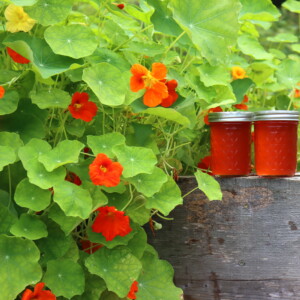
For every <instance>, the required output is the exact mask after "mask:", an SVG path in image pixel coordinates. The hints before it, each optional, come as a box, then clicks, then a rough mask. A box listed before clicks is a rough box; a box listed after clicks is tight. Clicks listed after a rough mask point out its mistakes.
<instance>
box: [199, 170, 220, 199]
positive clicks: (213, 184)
mask: <svg viewBox="0 0 300 300" xmlns="http://www.w3.org/2000/svg"><path fill="white" fill-rule="evenodd" d="M195 177H196V180H197V183H198V188H199V190H201V191H202V192H203V193H204V194H205V195H206V196H207V198H208V199H209V200H222V191H221V187H220V184H219V183H218V181H217V180H216V179H214V178H213V177H212V176H210V175H208V174H206V173H204V172H202V171H200V170H197V172H196V173H195Z"/></svg>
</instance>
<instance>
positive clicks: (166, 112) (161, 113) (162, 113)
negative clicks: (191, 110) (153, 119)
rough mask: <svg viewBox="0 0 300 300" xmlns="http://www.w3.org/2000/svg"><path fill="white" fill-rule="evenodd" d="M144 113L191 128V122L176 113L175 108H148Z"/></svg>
mask: <svg viewBox="0 0 300 300" xmlns="http://www.w3.org/2000/svg"><path fill="white" fill-rule="evenodd" d="M143 113H145V114H148V115H153V116H158V117H162V118H164V119H167V120H170V121H173V122H176V123H179V124H181V125H183V126H189V125H190V120H189V119H188V118H187V117H186V116H184V115H182V114H181V113H179V112H178V111H176V110H175V109H173V108H166V107H151V108H147V109H146V110H145V111H143Z"/></svg>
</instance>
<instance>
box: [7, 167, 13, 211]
mask: <svg viewBox="0 0 300 300" xmlns="http://www.w3.org/2000/svg"><path fill="white" fill-rule="evenodd" d="M7 174H8V189H9V202H8V206H7V208H9V207H10V204H11V199H12V186H11V171H10V166H9V165H8V166H7Z"/></svg>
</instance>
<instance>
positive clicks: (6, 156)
mask: <svg viewBox="0 0 300 300" xmlns="http://www.w3.org/2000/svg"><path fill="white" fill-rule="evenodd" d="M15 161H16V154H15V152H14V149H13V148H11V147H9V146H0V171H2V170H3V168H4V167H5V166H7V165H10V164H12V163H14V162H15Z"/></svg>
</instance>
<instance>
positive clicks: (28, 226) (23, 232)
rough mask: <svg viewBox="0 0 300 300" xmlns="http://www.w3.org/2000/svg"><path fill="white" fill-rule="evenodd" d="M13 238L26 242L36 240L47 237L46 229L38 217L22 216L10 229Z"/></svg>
mask: <svg viewBox="0 0 300 300" xmlns="http://www.w3.org/2000/svg"><path fill="white" fill-rule="evenodd" d="M10 232H11V233H12V234H13V235H14V236H18V237H24V238H26V239H28V240H38V239H40V238H43V237H46V236H47V235H48V232H47V227H46V225H45V224H44V223H43V221H41V220H40V218H39V217H38V216H34V215H28V214H22V215H21V216H20V219H19V220H18V221H17V222H16V223H15V224H14V225H13V226H12V227H11V228H10Z"/></svg>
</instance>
